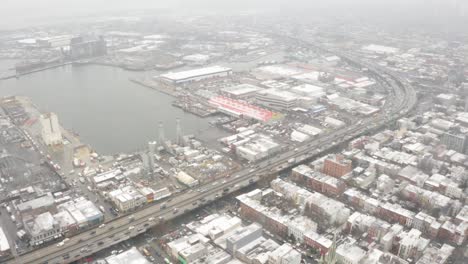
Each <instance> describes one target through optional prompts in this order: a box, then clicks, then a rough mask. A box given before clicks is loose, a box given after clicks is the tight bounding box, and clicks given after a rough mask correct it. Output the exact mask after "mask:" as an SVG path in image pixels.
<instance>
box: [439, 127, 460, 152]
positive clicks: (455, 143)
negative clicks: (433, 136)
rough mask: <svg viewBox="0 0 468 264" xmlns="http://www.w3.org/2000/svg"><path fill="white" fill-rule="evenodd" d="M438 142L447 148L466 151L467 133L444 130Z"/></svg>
mask: <svg viewBox="0 0 468 264" xmlns="http://www.w3.org/2000/svg"><path fill="white" fill-rule="evenodd" d="M440 143H442V144H444V145H445V146H447V148H448V149H451V150H455V151H456V152H459V153H466V149H467V135H463V134H451V133H448V132H446V133H444V134H443V135H442V137H441V138H440Z"/></svg>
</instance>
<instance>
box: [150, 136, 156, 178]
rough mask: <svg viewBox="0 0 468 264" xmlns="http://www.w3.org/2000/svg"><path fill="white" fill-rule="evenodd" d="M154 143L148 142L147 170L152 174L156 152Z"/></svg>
mask: <svg viewBox="0 0 468 264" xmlns="http://www.w3.org/2000/svg"><path fill="white" fill-rule="evenodd" d="M156 144H157V143H156V141H150V142H148V156H149V170H150V172H154V153H155V152H156Z"/></svg>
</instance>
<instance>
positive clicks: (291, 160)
mask: <svg viewBox="0 0 468 264" xmlns="http://www.w3.org/2000/svg"><path fill="white" fill-rule="evenodd" d="M294 162H296V158H290V159H288V163H289V164H293V163H294Z"/></svg>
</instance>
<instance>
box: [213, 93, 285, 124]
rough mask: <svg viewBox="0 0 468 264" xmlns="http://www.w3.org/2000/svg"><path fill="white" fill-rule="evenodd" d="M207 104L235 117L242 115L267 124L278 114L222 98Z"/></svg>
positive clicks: (214, 99)
mask: <svg viewBox="0 0 468 264" xmlns="http://www.w3.org/2000/svg"><path fill="white" fill-rule="evenodd" d="M209 102H210V104H212V105H215V106H217V107H218V108H221V109H223V110H226V111H229V112H232V113H234V114H236V115H244V116H247V117H250V118H253V119H257V120H260V121H263V122H267V121H269V120H270V119H272V118H275V117H279V116H278V114H276V113H273V112H271V111H269V110H266V109H263V108H260V107H258V106H255V105H251V104H248V103H245V102H242V101H237V100H234V99H231V98H227V97H224V96H217V97H213V98H211V99H210V101H209Z"/></svg>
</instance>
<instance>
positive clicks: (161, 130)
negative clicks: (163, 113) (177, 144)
mask: <svg viewBox="0 0 468 264" xmlns="http://www.w3.org/2000/svg"><path fill="white" fill-rule="evenodd" d="M158 140H159V144H164V141H166V139H165V138H164V125H163V122H159V125H158Z"/></svg>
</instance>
